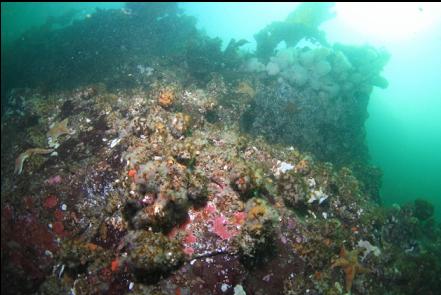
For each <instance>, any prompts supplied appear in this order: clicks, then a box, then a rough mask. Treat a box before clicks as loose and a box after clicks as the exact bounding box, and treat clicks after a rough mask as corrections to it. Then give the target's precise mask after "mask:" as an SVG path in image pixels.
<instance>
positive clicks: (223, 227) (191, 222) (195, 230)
mask: <svg viewBox="0 0 441 295" xmlns="http://www.w3.org/2000/svg"><path fill="white" fill-rule="evenodd" d="M230 215H231V216H230V217H229V218H227V217H225V215H224V213H221V212H219V211H218V210H217V209H216V206H215V205H214V204H213V203H212V202H208V203H207V205H206V206H205V207H204V208H202V209H199V210H195V209H190V210H189V211H188V216H189V217H188V221H187V222H186V223H184V225H183V226H180V227H179V228H176V229H174V230H173V231H172V232H171V233H170V234H169V236H171V237H174V236H176V235H177V234H178V232H179V231H181V232H182V234H183V235H184V238H183V246H184V252H185V253H186V254H187V255H190V257H193V256H196V257H197V256H201V255H202V256H203V255H207V254H215V253H222V252H226V248H227V246H226V245H227V244H229V243H231V239H232V238H233V237H235V236H237V235H238V234H239V233H240V230H241V227H242V225H243V223H244V220H245V218H246V217H245V216H246V215H245V213H244V212H235V213H232V214H230Z"/></svg>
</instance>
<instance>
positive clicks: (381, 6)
mask: <svg viewBox="0 0 441 295" xmlns="http://www.w3.org/2000/svg"><path fill="white" fill-rule="evenodd" d="M440 8H441V6H440V5H437V3H406V2H405V3H394V2H388V3H381V2H380V3H337V4H336V8H335V9H336V12H337V17H338V18H339V19H340V21H341V22H342V23H343V24H344V25H346V26H348V28H351V30H354V31H358V32H359V33H361V34H364V35H371V36H372V37H375V38H378V39H383V40H384V39H387V40H388V41H391V40H402V39H406V38H409V37H411V36H412V35H413V34H415V33H418V32H420V31H422V30H424V29H426V28H428V27H430V26H432V25H433V24H434V23H435V21H437V20H438V19H439V17H440V15H441V11H440Z"/></svg>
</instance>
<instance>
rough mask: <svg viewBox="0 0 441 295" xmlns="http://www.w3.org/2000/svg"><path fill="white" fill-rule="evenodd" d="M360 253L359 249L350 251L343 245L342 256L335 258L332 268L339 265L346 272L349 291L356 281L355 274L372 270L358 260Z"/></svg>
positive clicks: (347, 289)
mask: <svg viewBox="0 0 441 295" xmlns="http://www.w3.org/2000/svg"><path fill="white" fill-rule="evenodd" d="M358 254H359V250H352V251H350V252H348V251H347V250H346V249H345V247H342V248H341V250H340V257H339V258H338V259H337V260H335V261H334V263H333V264H332V265H331V268H334V267H336V266H339V267H341V268H342V269H343V271H344V272H345V279H346V291H347V292H351V289H352V282H353V281H354V278H355V275H356V274H357V273H366V272H370V270H369V269H367V268H365V267H363V266H362V265H361V264H360V263H359V262H358Z"/></svg>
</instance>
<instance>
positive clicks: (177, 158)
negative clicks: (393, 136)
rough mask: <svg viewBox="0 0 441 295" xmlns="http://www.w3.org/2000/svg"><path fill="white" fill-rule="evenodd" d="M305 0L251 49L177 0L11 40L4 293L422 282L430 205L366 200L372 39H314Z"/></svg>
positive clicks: (374, 177) (319, 289) (432, 267)
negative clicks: (219, 34) (200, 24)
mask: <svg viewBox="0 0 441 295" xmlns="http://www.w3.org/2000/svg"><path fill="white" fill-rule="evenodd" d="M302 11H303V10H302V9H300V10H298V11H297V12H296V13H293V14H292V15H291V16H290V17H289V18H288V19H287V20H286V24H284V25H281V26H282V27H289V28H290V30H286V31H285V30H282V31H280V32H284V34H288V35H286V36H285V35H283V34H282V33H280V34H281V35H279V37H278V38H279V39H277V40H275V39H274V38H270V39H271V40H268V39H267V38H263V37H262V36H263V35H264V34H265V32H267V31H271V30H278V29H275V28H277V27H279V26H280V24H278V25H270V26H269V27H267V28H263V29H262V31H261V32H258V33H257V34H256V41H257V44H258V48H261V49H260V50H257V51H256V53H251V52H244V51H242V50H241V49H240V47H241V46H242V45H243V44H245V42H246V41H245V40H232V41H231V42H230V43H229V44H228V46H227V47H226V49H224V50H221V41H220V40H219V39H215V38H210V37H208V36H206V35H204V34H203V33H201V32H200V31H198V30H197V28H196V26H195V20H194V19H193V18H191V17H189V16H186V15H185V14H183V12H182V11H180V10H179V9H178V6H177V5H176V4H174V3H157V4H152V3H148V4H140V3H131V4H127V6H126V8H125V9H123V10H112V9H111V10H99V11H97V12H96V13H95V14H92V15H91V16H90V17H89V18H86V19H84V20H75V21H73V22H72V24H71V25H69V26H66V27H64V28H58V29H51V28H50V27H48V26H43V27H42V28H40V29H35V30H32V31H29V32H27V33H25V35H24V38H21V39H19V40H18V41H17V42H16V43H14V44H12V45H11V48H9V49H8V51H7V53H5V56H6V58H5V61H6V62H3V60H2V73H6V74H7V78H6V80H5V81H4V80H3V75H2V130H1V131H2V137H1V140H2V141H1V157H2V161H1V171H2V186H1V210H2V214H1V259H2V263H1V268H2V269H1V271H2V276H1V277H2V281H1V285H2V287H1V288H2V293H3V292H4V293H5V294H183V295H184V294H235V295H239V294H329V295H330V294H348V293H351V294H436V292H437V290H439V289H440V288H441V282H440V280H439V274H440V273H441V259H440V257H441V225H440V224H439V223H436V221H435V219H434V209H433V206H432V205H431V204H430V203H428V202H427V201H425V200H423V199H417V200H415V202H413V203H410V204H408V205H405V206H402V207H400V206H394V207H393V208H384V207H382V206H381V200H380V199H379V193H378V192H379V188H380V185H381V172H380V171H379V170H378V169H377V168H375V167H372V166H371V165H370V164H369V155H368V152H367V148H366V143H365V136H364V135H365V131H364V122H365V120H366V118H367V109H366V108H367V104H368V101H369V96H370V93H371V91H372V88H373V87H387V81H386V80H385V79H384V78H382V77H381V70H382V68H383V66H384V65H385V64H386V63H387V60H388V55H387V53H385V52H383V51H381V50H379V49H376V48H372V47H369V46H351V45H342V44H334V45H329V44H327V42H325V41H326V37H325V36H324V35H323V33H322V32H320V31H318V30H317V26H318V24H320V15H317V16H316V17H315V18H314V17H309V18H306V19H305V17H304V14H302V13H301V12H302ZM304 11H306V12H308V13H310V10H308V9H304ZM317 11H320V10H317ZM309 15H310V14H309ZM326 17H328V16H326ZM326 17H325V16H323V19H325V18H326ZM298 20H302V26H303V27H302V28H303V29H299V28H300V27H301V26H300V23H299V21H298ZM292 24H295V25H292ZM305 26H306V27H305ZM292 28H297V34H298V35H299V36H300V37H296V39H295V40H297V39H298V40H297V41H296V42H294V41H292V43H290V44H289V46H288V47H287V48H286V49H280V50H277V48H276V46H277V44H278V43H279V42H281V41H283V40H288V39H289V38H290V36H291V35H289V34H290V32H291V30H292ZM305 28H307V29H305ZM311 36H320V40H317V42H314V40H313V41H312V43H311V44H310V45H308V46H306V45H305V46H302V45H298V43H297V42H298V41H300V40H302V39H303V38H308V39H310V38H311ZM289 40H291V39H289ZM265 43H268V44H265ZM274 43H276V45H274ZM262 48H263V49H262ZM12 53H13V54H14V55H15V57H12V56H8V54H12ZM2 57H3V56H2ZM3 83H5V84H3ZM4 85H7V87H5V88H4V87H3V86H4ZM3 91H4V92H5V93H4V94H3Z"/></svg>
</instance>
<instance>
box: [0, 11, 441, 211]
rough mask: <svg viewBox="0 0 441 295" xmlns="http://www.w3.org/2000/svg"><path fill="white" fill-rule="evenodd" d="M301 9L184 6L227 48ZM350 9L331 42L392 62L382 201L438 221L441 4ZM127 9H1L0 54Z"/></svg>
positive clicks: (380, 144) (378, 157)
mask: <svg viewBox="0 0 441 295" xmlns="http://www.w3.org/2000/svg"><path fill="white" fill-rule="evenodd" d="M296 5H297V4H296V3H183V4H182V5H181V7H182V8H184V10H185V12H186V13H188V14H190V15H194V16H196V17H197V19H198V25H199V27H200V28H202V29H204V30H205V31H206V33H207V34H208V35H210V36H218V37H220V38H222V39H223V40H224V45H226V43H227V42H228V41H229V40H230V38H236V39H241V38H245V39H247V40H250V41H253V34H254V33H256V32H258V31H259V30H260V29H262V28H263V27H264V26H265V25H267V24H269V23H270V22H272V21H275V20H283V19H284V18H285V17H286V16H287V15H288V14H289V13H290V12H291V11H292V10H293V9H294V8H295V7H296ZM344 5H345V4H337V8H338V9H339V8H341V12H342V14H339V10H338V9H337V16H336V18H334V19H332V20H329V21H328V22H326V23H324V24H323V25H322V26H321V28H322V29H323V30H324V31H325V32H326V33H327V37H328V40H329V41H330V42H331V43H333V42H342V43H348V44H365V43H367V44H370V45H374V46H378V47H381V46H384V47H385V48H386V49H387V50H388V51H389V52H390V53H391V56H392V57H391V59H390V61H389V63H388V64H387V65H386V67H385V70H384V73H383V76H384V77H386V78H387V79H388V81H389V87H388V88H387V89H385V90H382V89H374V92H373V94H372V96H371V100H370V103H369V114H370V117H369V119H368V121H367V122H366V130H367V142H368V146H369V150H370V154H371V157H372V162H373V163H374V164H375V165H377V166H379V167H380V168H381V169H382V170H383V173H384V176H383V187H382V191H381V195H382V200H383V202H384V204H386V205H391V204H393V203H399V204H402V203H405V202H407V201H411V200H413V199H415V198H425V199H427V200H429V201H430V202H431V203H433V204H434V205H435V207H436V215H437V216H438V218H440V217H441V5H440V4H431V5H430V6H429V4H414V5H413V6H409V7H407V8H406V9H403V8H402V6H400V4H394V5H396V6H395V7H396V9H395V10H394V6H392V10H391V9H386V5H383V4H371V5H370V7H369V8H373V9H369V10H366V13H364V15H362V16H363V17H360V18H359V19H357V18H356V17H354V18H353V19H352V20H348V19H344V18H343V13H344V12H346V13H348V11H349V14H350V13H351V11H350V10H348V9H347V8H346V9H345V7H344ZM365 5H367V4H365ZM372 5H376V6H375V7H372ZM390 5H391V4H389V8H390ZM123 6H124V4H123V3H121V2H120V3H98V2H89V3H2V4H1V16H2V17H1V19H2V20H1V22H2V23H1V24H2V29H1V38H2V51H3V49H4V45H5V44H7V43H8V42H11V41H12V40H14V39H16V38H18V37H19V36H20V34H21V33H23V32H24V31H26V30H28V29H29V28H32V27H33V26H39V25H41V24H43V23H45V22H46V20H47V18H48V17H52V16H61V15H63V14H64V13H66V12H67V11H69V10H71V9H78V10H79V13H78V15H77V17H79V18H81V17H87V15H88V14H90V13H93V11H94V10H95V8H96V7H99V8H101V9H106V8H122V7H123ZM358 9H359V10H363V7H360V8H358ZM380 21H384V23H382V25H383V27H381V26H374V25H373V23H375V22H380ZM351 22H352V23H351ZM357 22H358V23H357ZM403 24H406V25H408V26H407V27H403ZM412 24H414V26H412ZM421 24H423V25H421ZM360 28H367V30H365V31H363V30H360ZM393 29H395V31H393ZM386 33H387V34H386ZM253 45H254V44H253V42H251V43H250V44H249V45H248V48H249V49H250V50H252V48H253ZM2 75H3V73H2Z"/></svg>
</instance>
